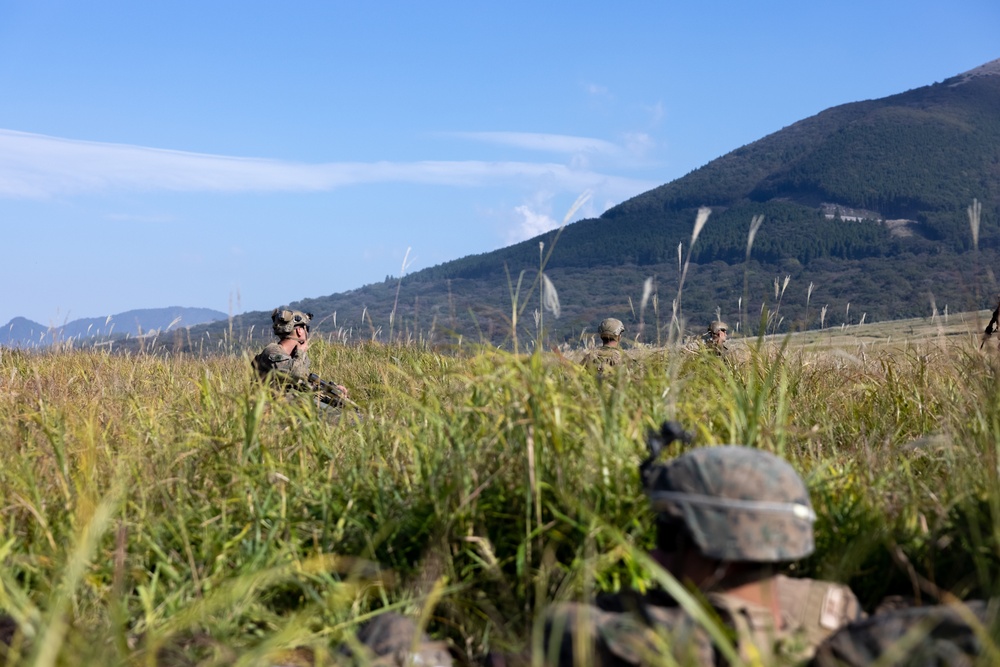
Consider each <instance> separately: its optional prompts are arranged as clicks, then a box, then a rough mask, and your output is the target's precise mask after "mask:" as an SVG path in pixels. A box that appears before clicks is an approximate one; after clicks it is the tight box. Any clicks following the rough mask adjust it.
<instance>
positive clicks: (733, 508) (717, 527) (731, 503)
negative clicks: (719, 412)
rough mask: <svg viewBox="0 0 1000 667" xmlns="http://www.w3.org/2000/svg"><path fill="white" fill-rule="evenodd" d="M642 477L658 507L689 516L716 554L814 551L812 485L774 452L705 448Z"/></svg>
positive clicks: (738, 557)
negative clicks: (810, 491)
mask: <svg viewBox="0 0 1000 667" xmlns="http://www.w3.org/2000/svg"><path fill="white" fill-rule="evenodd" d="M643 483H644V485H645V487H646V493H647V495H648V496H649V499H650V503H651V505H652V507H653V509H654V510H655V511H656V512H659V513H660V514H661V515H662V516H663V518H665V519H680V520H682V521H683V522H684V524H685V526H686V527H687V529H688V531H689V532H690V533H691V536H692V538H693V539H694V542H695V544H697V546H698V548H699V549H700V550H701V552H702V554H704V555H705V556H707V557H709V558H714V559H716V560H721V561H751V562H761V563H771V562H781V561H791V560H798V559H800V558H804V557H806V556H808V555H809V554H811V553H812V552H813V549H814V543H813V522H814V521H815V520H816V514H815V513H814V512H813V508H812V504H811V503H810V501H809V493H808V491H807V489H806V485H805V483H804V482H803V481H802V478H801V477H799V475H798V473H796V472H795V470H794V469H793V468H792V466H791V465H789V463H788V462H787V461H785V460H783V459H780V458H778V457H777V456H775V455H774V454H770V453H768V452H765V451H762V450H759V449H752V448H750V447H741V446H737V445H723V446H719V447H703V448H699V449H694V450H691V451H688V452H686V453H684V454H682V455H681V456H679V457H677V458H676V459H674V460H672V461H670V462H667V463H657V464H654V465H652V466H650V468H649V469H648V470H647V471H645V472H644V474H643Z"/></svg>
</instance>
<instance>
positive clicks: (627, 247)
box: [193, 60, 1000, 344]
mask: <svg viewBox="0 0 1000 667" xmlns="http://www.w3.org/2000/svg"><path fill="white" fill-rule="evenodd" d="M974 200H975V201H978V202H979V203H980V204H981V206H982V213H981V216H980V221H981V222H980V228H979V230H978V248H977V247H976V246H975V244H974V240H973V234H972V232H971V230H970V223H969V214H968V209H969V206H970V205H971V204H972V203H973V201H974ZM701 206H708V207H711V209H712V215H711V217H710V219H709V221H708V224H707V225H706V226H705V228H704V231H703V232H702V234H701V235H700V237H699V238H698V240H697V243H696V244H695V245H694V247H693V252H692V262H693V265H692V267H691V268H690V270H689V273H688V276H687V282H686V284H685V286H684V291H683V300H682V303H681V304H680V306H681V314H682V315H683V316H684V318H685V319H686V321H687V322H688V323H689V330H696V329H700V328H701V327H703V326H704V323H705V322H707V320H709V319H711V318H713V317H715V316H716V314H720V315H721V316H722V317H724V318H726V319H730V320H739V319H740V318H741V313H745V314H746V315H745V320H746V321H744V322H743V323H742V325H743V327H744V328H746V327H749V326H751V325H752V323H754V322H757V321H758V318H759V313H760V312H761V310H762V308H766V310H767V311H768V312H770V313H772V320H771V322H770V327H771V329H772V330H777V331H782V330H791V329H798V328H805V327H815V326H820V325H821V323H822V325H824V326H831V325H838V324H840V323H844V322H847V323H856V322H858V321H859V320H860V318H861V317H863V316H864V317H866V318H867V321H872V320H873V319H878V320H885V319H896V318H902V317H913V316H921V315H929V314H931V312H932V311H933V310H934V309H937V310H939V311H943V309H944V308H946V307H948V308H950V309H951V310H952V312H955V311H958V310H972V309H976V308H982V307H985V306H986V305H992V304H991V303H990V302H991V301H992V299H993V298H994V297H995V293H996V291H997V285H996V280H995V279H994V277H993V273H992V270H991V267H992V266H994V265H995V263H996V261H997V259H998V258H1000V257H998V252H1000V226H998V221H1000V215H998V213H1000V60H997V61H993V62H991V63H987V64H986V65H984V66H982V67H980V68H977V69H976V70H972V71H970V72H967V73H965V74H963V75H959V76H956V77H953V78H951V79H948V80H946V81H942V82H940V83H935V84H933V85H929V86H925V87H922V88H917V89H914V90H910V91H907V92H904V93H900V94H898V95H893V96H890V97H886V98H883V99H879V100H868V101H863V102H856V103H851V104H844V105H841V106H838V107H834V108H831V109H828V110H826V111H823V112H821V113H819V114H817V115H816V116H813V117H811V118H807V119H805V120H802V121H799V122H797V123H795V124H793V125H791V126H789V127H786V128H784V129H782V130H780V131H778V132H775V133H773V134H771V135H768V136H766V137H764V138H762V139H760V140H758V141H755V142H753V143H751V144H748V145H746V146H743V147H740V148H737V149H736V150H734V151H732V152H730V153H728V154H726V155H724V156H722V157H720V158H718V159H716V160H713V161H712V162H710V163H708V164H706V165H705V166H703V167H701V168H699V169H696V170H694V171H693V172H691V173H689V174H687V175H686V176H684V177H682V178H679V179H677V180H675V181H673V182H670V183H667V184H665V185H663V186H660V187H658V188H655V189H653V190H651V191H649V192H646V193H644V194H642V195H639V196H637V197H634V198H633V199H630V200H628V201H626V202H623V203H622V204H620V205H618V206H615V207H613V208H611V209H609V210H608V211H607V212H605V213H604V214H603V215H602V216H601V217H600V218H597V219H590V220H582V221H579V222H576V223H574V224H571V225H568V226H567V227H566V228H565V229H564V230H563V231H562V233H561V234H558V235H557V232H549V233H547V234H544V235H542V236H540V237H537V238H535V239H531V240H529V241H525V242H523V243H519V244H516V245H513V246H510V247H508V248H503V249H501V250H497V251H494V252H490V253H484V254H480V255H472V256H468V257H463V258H461V259H456V260H454V261H451V262H447V263H445V264H441V265H439V266H435V267H431V268H428V269H425V270H423V271H420V272H417V273H414V274H413V275H410V276H406V277H405V278H404V279H403V280H402V282H401V284H399V283H397V281H396V280H394V279H387V281H386V282H384V283H380V284H374V285H368V286H365V287H362V288H360V289H357V290H352V291H350V292H345V293H340V294H334V295H330V296H325V297H317V298H306V299H302V300H301V301H299V302H296V305H297V306H298V307H301V308H303V309H308V310H311V311H312V312H314V313H316V314H317V316H318V317H317V319H318V320H323V322H324V326H325V327H326V328H327V330H328V331H332V330H335V329H336V330H339V331H340V333H341V334H342V335H347V336H348V337H353V338H359V337H373V338H379V339H382V340H385V339H386V338H387V337H388V336H389V335H390V332H391V335H392V336H393V337H396V336H400V335H402V336H405V337H410V338H414V337H424V338H429V339H433V340H435V341H446V340H453V339H455V338H456V337H457V336H459V335H461V336H462V337H463V340H468V339H470V338H471V339H473V340H483V341H485V342H490V343H492V344H504V343H505V342H506V343H509V342H510V336H511V331H512V318H511V313H512V298H511V294H512V292H513V287H514V286H515V285H516V283H517V280H518V276H519V275H520V274H521V272H522V271H523V272H524V283H523V285H522V289H521V291H520V294H519V295H518V303H524V302H527V307H526V309H525V311H524V312H523V313H522V314H521V316H520V317H519V320H518V336H519V338H524V339H531V338H533V337H534V336H535V335H536V333H537V331H536V325H535V320H534V318H533V317H532V312H533V311H534V310H535V309H537V308H538V305H537V304H538V290H537V286H536V288H534V289H531V290H529V289H528V287H529V285H530V283H531V281H532V280H533V279H534V278H535V276H536V274H537V271H538V266H539V242H544V243H545V244H546V245H545V248H546V250H548V249H553V247H554V251H553V253H552V255H551V258H550V261H549V263H548V265H547V266H546V274H547V275H548V276H549V278H551V280H552V281H553V284H554V285H555V287H556V289H557V290H558V294H559V297H560V303H561V306H562V308H561V310H562V312H561V317H560V318H559V319H558V320H557V319H555V318H554V316H553V315H552V314H545V316H544V317H545V319H544V324H545V330H546V332H547V334H546V340H547V342H549V343H551V342H562V341H574V340H578V339H579V338H580V335H581V333H584V332H585V331H588V330H589V332H590V333H593V331H594V329H595V328H596V324H597V321H599V320H600V319H601V318H602V317H604V316H606V315H613V316H616V317H619V318H621V319H623V320H624V321H626V323H627V325H629V327H630V332H629V335H633V336H634V335H636V334H637V333H638V332H639V328H640V327H639V324H640V321H642V323H643V324H644V325H645V326H644V327H643V332H642V336H643V339H644V340H645V341H647V342H650V341H652V342H655V341H656V340H657V338H658V337H662V336H663V331H664V327H665V325H666V323H667V322H669V320H670V318H671V312H672V303H671V302H672V301H673V300H674V299H675V297H676V294H677V291H678V285H679V275H680V270H679V261H678V247H679V246H680V247H681V249H682V251H683V253H682V254H683V256H684V257H685V258H686V257H687V255H688V251H689V245H690V239H691V231H692V226H693V223H694V219H695V215H696V212H697V209H698V208H699V207H701ZM755 215H763V216H764V222H763V224H762V226H761V227H760V231H759V233H758V234H757V236H756V239H755V242H754V245H753V248H752V254H751V261H750V262H749V263H748V264H746V265H745V264H744V259H745V257H746V247H747V232H748V230H749V227H750V221H751V219H752V218H753V217H754V216H755ZM786 276H787V277H788V283H787V287H785V279H786ZM647 278H652V279H653V288H654V289H653V296H652V297H651V298H650V299H649V300H648V301H647V309H646V312H640V301H641V297H642V294H643V287H644V283H645V281H646V280H647ZM508 281H509V282H508ZM744 281H746V285H747V289H746V292H745V293H744ZM275 305H278V304H275ZM394 307H395V310H394ZM824 307H825V308H824ZM654 308H655V311H654ZM775 311H778V314H777V315H774V313H775ZM390 315H391V317H390ZM657 321H659V327H657V326H655V323H656V322H657ZM232 324H233V326H234V327H235V328H236V330H237V331H243V332H246V331H249V330H250V328H251V327H253V330H254V331H256V332H261V331H263V332H264V333H265V334H266V333H267V332H268V330H269V321H268V319H267V313H246V314H245V315H243V316H240V317H237V318H236V320H235V321H234V322H233V323H232ZM754 326H755V325H754ZM216 328H217V327H216ZM212 330H213V329H212V327H211V326H210V327H205V328H198V329H197V330H196V331H195V332H193V333H194V334H195V336H194V337H195V338H197V334H198V333H199V332H204V331H212Z"/></svg>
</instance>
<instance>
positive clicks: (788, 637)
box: [545, 577, 861, 667]
mask: <svg viewBox="0 0 1000 667" xmlns="http://www.w3.org/2000/svg"><path fill="white" fill-rule="evenodd" d="M775 581H776V583H777V591H778V598H779V605H780V607H781V610H782V615H781V616H782V621H781V623H780V624H779V627H775V623H774V615H773V611H772V609H771V608H770V607H768V606H764V605H760V604H755V603H751V602H748V601H746V600H743V599H740V598H737V597H736V596H733V595H727V594H724V593H710V594H708V595H707V596H706V600H707V601H708V603H709V604H710V605H711V609H710V610H709V612H710V616H715V617H717V618H719V619H721V620H722V621H723V623H725V625H726V626H727V627H728V628H729V630H728V631H727V633H728V634H731V636H733V637H735V638H736V642H735V648H736V650H737V651H738V653H739V655H740V657H741V659H743V660H744V661H746V662H747V663H748V664H764V665H794V664H801V663H802V662H804V661H806V660H809V659H810V657H811V656H812V654H813V652H814V651H815V649H816V647H817V646H819V645H820V644H821V642H822V641H823V640H824V639H826V638H827V637H828V636H829V635H830V634H831V633H833V632H834V631H835V630H837V629H838V628H840V627H841V626H843V625H845V624H847V623H849V622H850V621H852V620H856V619H858V618H859V616H860V613H861V609H860V605H859V604H858V601H857V598H856V597H855V596H854V594H853V593H852V592H851V591H850V589H849V588H847V587H846V586H843V585H841V584H835V583H831V582H825V581H818V580H813V579H790V578H787V577H776V578H775ZM545 647H546V649H545V650H546V654H545V655H546V659H545V664H547V665H558V667H572V666H574V665H577V664H592V665H598V666H601V667H603V666H608V665H613V666H616V667H618V666H626V665H628V666H638V665H652V664H661V663H663V662H664V657H665V656H666V655H668V654H669V655H671V656H672V658H673V659H674V660H675V661H676V662H677V663H678V664H681V665H693V666H701V665H705V666H706V667H715V666H716V665H722V664H726V662H725V659H724V656H723V655H722V653H721V652H720V651H719V650H718V649H717V648H716V647H715V646H714V645H713V643H712V640H711V637H710V635H709V633H708V632H707V631H706V630H705V629H704V628H703V627H702V626H701V625H699V623H698V622H697V621H695V620H694V619H693V618H692V617H691V616H690V615H689V614H688V613H687V612H686V611H685V610H684V609H683V608H682V607H680V606H678V605H677V604H676V603H674V602H673V601H672V600H670V599H669V598H668V597H667V596H665V595H663V594H652V595H650V596H639V595H637V594H633V593H624V594H619V595H610V596H603V597H602V598H600V599H599V600H598V601H597V602H596V603H595V604H594V605H585V604H561V605H556V606H554V607H553V608H552V609H551V610H550V612H549V614H548V616H547V618H546V642H545ZM581 649H582V650H585V651H587V652H588V655H586V656H583V655H579V651H580V650H581ZM551 656H558V658H557V659H555V660H553V659H551ZM581 659H582V660H583V662H582V663H580V662H579V661H580V660H581Z"/></svg>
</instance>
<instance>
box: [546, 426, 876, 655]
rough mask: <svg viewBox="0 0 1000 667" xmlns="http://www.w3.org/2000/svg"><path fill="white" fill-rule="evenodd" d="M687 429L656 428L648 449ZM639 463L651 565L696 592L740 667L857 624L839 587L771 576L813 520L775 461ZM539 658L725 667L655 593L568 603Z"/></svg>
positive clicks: (798, 650)
mask: <svg viewBox="0 0 1000 667" xmlns="http://www.w3.org/2000/svg"><path fill="white" fill-rule="evenodd" d="M681 433H683V431H681V430H680V429H679V428H678V427H677V426H676V424H664V426H663V428H662V430H661V432H660V434H659V435H656V436H654V437H652V438H651V441H650V442H651V444H652V443H659V444H661V445H662V444H663V443H664V442H669V441H670V440H672V439H674V438H675V437H677V435H678V434H681ZM657 449H658V448H654V447H652V446H651V450H652V451H653V452H654V453H653V455H652V456H651V457H650V458H649V459H648V460H647V461H646V462H645V463H644V464H643V466H642V467H641V468H640V470H641V472H642V480H643V484H644V486H645V488H646V493H647V495H648V496H649V499H650V502H651V505H652V508H653V509H654V510H655V511H656V512H657V523H656V532H657V535H656V544H657V547H656V550H655V551H654V552H653V553H652V554H651V555H652V556H653V558H654V559H655V560H656V561H657V562H658V563H659V564H660V565H661V566H662V567H663V568H664V569H665V570H666V571H667V572H669V573H670V574H671V575H673V576H674V577H675V578H676V579H678V580H679V581H681V582H682V583H684V584H686V585H687V587H688V588H689V590H692V589H693V590H694V591H695V594H696V596H698V597H699V598H700V603H701V604H704V605H705V606H706V607H707V609H706V611H707V612H708V615H709V617H710V618H713V619H719V620H720V621H721V622H722V623H724V624H725V626H726V627H727V629H726V631H725V633H726V634H727V635H728V636H730V637H732V638H733V639H734V642H735V648H736V650H737V651H738V652H739V654H740V656H741V658H742V659H744V660H746V661H747V663H748V664H765V665H770V664H775V661H777V660H782V661H785V660H806V659H808V658H809V657H810V656H811V654H812V652H813V651H814V650H815V648H816V646H818V645H819V644H820V643H821V642H822V641H823V639H824V638H826V637H827V636H828V635H829V634H831V633H832V632H833V631H835V630H837V629H838V628H839V627H841V626H842V625H845V624H846V623H848V622H850V621H852V620H855V619H857V618H859V617H860V615H861V610H860V606H859V605H858V601H857V598H856V597H855V596H854V594H853V593H852V592H851V590H850V589H849V588H847V587H846V586H843V585H840V584H835V583H831V582H825V581H818V580H812V579H791V578H789V577H786V576H784V575H781V574H778V567H779V564H781V563H785V562H789V561H795V560H798V559H801V558H804V557H806V556H808V555H809V554H810V553H812V551H813V527H812V524H813V521H814V520H815V514H814V513H813V509H812V506H811V504H810V502H809V494H808V492H807V491H806V487H805V484H804V483H803V482H802V479H801V478H800V477H799V476H798V474H796V472H795V470H794V469H792V467H791V466H790V465H789V464H788V463H787V462H785V461H783V460H782V459H780V458H778V457H776V456H774V455H773V454H769V453H767V452H764V451H761V450H757V449H751V448H748V447H738V446H732V445H727V446H719V447H705V448H700V449H694V450H690V451H688V452H686V453H684V454H682V455H681V456H679V457H678V458H676V459H674V460H673V461H671V462H669V463H665V464H664V463H658V462H657V461H656V451H657ZM545 635H546V636H545V641H544V647H545V648H544V650H545V656H544V660H545V662H546V664H549V665H554V664H557V665H559V667H570V666H572V665H576V664H593V665H598V666H601V665H648V664H654V663H656V664H659V663H661V662H665V661H666V659H667V658H673V659H674V660H676V661H677V662H678V663H680V664H683V665H713V666H714V665H718V664H725V660H724V658H723V656H722V653H721V652H720V650H719V649H718V648H717V647H716V646H714V645H713V643H712V641H711V640H710V637H709V634H708V632H707V631H706V630H705V628H704V627H703V626H702V625H699V623H698V622H697V621H695V620H694V618H693V617H692V616H691V615H690V614H689V613H688V612H687V611H685V609H684V608H683V607H681V606H680V605H679V604H678V603H677V602H676V601H674V600H673V599H672V598H671V597H670V596H669V595H667V594H666V593H665V592H663V591H652V592H650V593H648V594H645V595H639V594H638V593H618V594H615V595H609V596H603V597H601V598H599V599H598V600H597V602H596V604H594V605H584V604H573V603H564V604H560V605H556V606H555V607H553V608H552V609H551V610H550V611H549V613H548V614H547V616H546V623H545ZM668 653H669V654H670V655H669V656H668V655H667V654H668Z"/></svg>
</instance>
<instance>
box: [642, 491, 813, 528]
mask: <svg viewBox="0 0 1000 667" xmlns="http://www.w3.org/2000/svg"><path fill="white" fill-rule="evenodd" d="M649 499H650V502H651V504H652V506H653V509H654V510H662V509H666V507H665V506H666V505H669V504H671V503H681V504H688V505H702V506H704V507H718V508H721V509H736V510H749V511H752V512H768V513H772V514H791V515H792V516H794V517H795V518H796V519H805V520H808V521H815V520H816V512H814V511H813V509H812V508H811V507H809V506H808V505H803V504H802V503H779V502H774V501H768V500H740V499H738V498H720V497H718V496H705V495H701V494H698V493H684V492H682V491H653V492H651V493H650V494H649Z"/></svg>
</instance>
